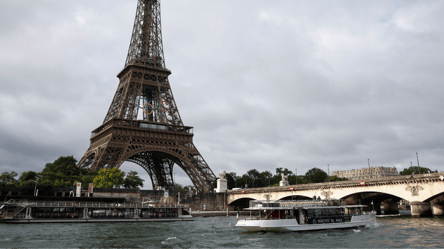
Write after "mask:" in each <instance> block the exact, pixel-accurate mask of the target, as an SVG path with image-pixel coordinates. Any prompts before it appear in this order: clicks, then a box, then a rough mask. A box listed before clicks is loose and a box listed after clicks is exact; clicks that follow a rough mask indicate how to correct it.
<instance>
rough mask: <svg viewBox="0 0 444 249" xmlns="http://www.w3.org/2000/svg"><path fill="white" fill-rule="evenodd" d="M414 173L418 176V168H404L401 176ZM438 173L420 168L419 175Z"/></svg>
mask: <svg viewBox="0 0 444 249" xmlns="http://www.w3.org/2000/svg"><path fill="white" fill-rule="evenodd" d="M413 172H415V174H418V166H413V167H409V168H405V169H404V170H403V171H401V173H400V174H401V175H411V174H413ZM429 172H430V173H438V170H435V171H433V170H430V169H429V168H423V167H421V174H427V173H429Z"/></svg>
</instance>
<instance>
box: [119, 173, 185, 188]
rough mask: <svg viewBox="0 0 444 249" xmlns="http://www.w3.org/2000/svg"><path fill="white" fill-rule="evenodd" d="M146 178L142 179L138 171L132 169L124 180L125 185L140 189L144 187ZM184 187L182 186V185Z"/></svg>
mask: <svg viewBox="0 0 444 249" xmlns="http://www.w3.org/2000/svg"><path fill="white" fill-rule="evenodd" d="M144 181H145V180H143V179H141V178H140V177H139V176H138V175H137V172H136V171H130V172H129V173H128V175H127V176H126V178H125V180H124V181H123V186H124V187H125V188H131V189H132V188H135V189H139V186H140V187H143V182H144ZM181 187H182V186H181Z"/></svg>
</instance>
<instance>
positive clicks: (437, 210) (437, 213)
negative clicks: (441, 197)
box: [432, 203, 444, 217]
mask: <svg viewBox="0 0 444 249" xmlns="http://www.w3.org/2000/svg"><path fill="white" fill-rule="evenodd" d="M432 206H433V217H443V216H444V205H443V204H442V203H433V204H432Z"/></svg>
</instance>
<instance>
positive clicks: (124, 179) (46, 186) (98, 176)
mask: <svg viewBox="0 0 444 249" xmlns="http://www.w3.org/2000/svg"><path fill="white" fill-rule="evenodd" d="M76 165H77V160H76V159H75V158H74V157H73V156H65V157H63V156H62V157H59V158H58V159H57V160H55V161H54V162H52V163H47V164H46V165H45V167H44V168H43V170H42V171H41V172H35V171H26V172H23V173H22V174H21V175H20V177H19V178H18V179H17V177H18V174H17V173H16V172H14V171H11V172H3V173H2V174H1V175H0V188H4V187H8V186H9V187H19V190H20V194H22V195H34V191H35V189H36V186H38V187H37V189H38V190H39V195H48V196H51V195H54V188H72V187H74V185H75V184H76V183H77V182H81V183H82V186H88V184H89V183H93V184H94V187H96V188H129V189H139V188H141V187H143V182H144V180H143V179H141V178H140V177H139V176H138V173H137V172H135V171H130V172H129V173H128V174H125V172H122V171H120V169H118V168H112V169H101V170H99V171H91V172H89V171H88V170H86V169H79V168H77V167H76ZM419 172H420V173H421V174H424V173H434V172H438V171H437V170H435V171H433V170H430V169H429V168H426V167H421V168H418V167H409V168H405V169H404V170H403V171H401V172H400V174H401V175H411V174H418V173H419ZM281 174H284V175H286V176H287V177H288V182H289V184H290V185H295V184H308V183H319V182H328V181H345V180H347V179H346V178H338V177H336V176H330V177H329V176H328V174H327V173H326V172H325V171H323V170H322V169H319V168H312V169H310V170H308V171H307V172H306V173H305V175H298V176H296V175H295V174H294V173H293V171H291V170H289V169H287V168H282V167H280V168H277V169H276V171H275V174H272V173H271V172H270V171H268V170H266V171H262V172H259V171H258V170H256V169H251V170H249V171H247V173H245V174H243V175H237V174H236V172H229V173H227V174H226V179H227V187H228V189H233V188H253V187H256V188H257V187H268V186H279V182H280V181H281V179H282V177H281ZM213 185H214V186H216V185H217V184H216V181H214V182H213ZM175 189H176V190H185V189H191V186H186V187H182V185H180V184H178V183H176V184H175Z"/></svg>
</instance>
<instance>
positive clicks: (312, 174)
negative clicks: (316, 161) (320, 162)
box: [304, 168, 328, 183]
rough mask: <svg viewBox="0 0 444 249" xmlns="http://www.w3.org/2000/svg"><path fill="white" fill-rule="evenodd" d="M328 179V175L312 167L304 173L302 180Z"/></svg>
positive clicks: (320, 180)
mask: <svg viewBox="0 0 444 249" xmlns="http://www.w3.org/2000/svg"><path fill="white" fill-rule="evenodd" d="M326 180H328V175H327V173H325V171H323V170H322V169H318V168H312V169H310V170H309V171H307V173H305V176H304V181H306V182H307V181H308V182H311V183H316V182H324V181H326Z"/></svg>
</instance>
